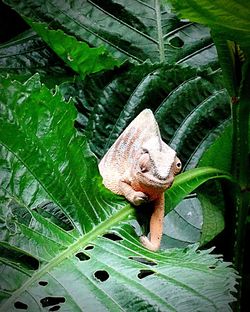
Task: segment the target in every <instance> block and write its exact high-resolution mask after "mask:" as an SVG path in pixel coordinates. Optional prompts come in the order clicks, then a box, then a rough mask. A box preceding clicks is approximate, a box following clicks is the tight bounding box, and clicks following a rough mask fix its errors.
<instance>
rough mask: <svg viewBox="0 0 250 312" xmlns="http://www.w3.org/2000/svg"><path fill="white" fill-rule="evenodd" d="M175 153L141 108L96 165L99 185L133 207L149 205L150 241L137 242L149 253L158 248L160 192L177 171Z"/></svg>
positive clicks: (162, 208) (161, 216) (161, 218)
mask: <svg viewBox="0 0 250 312" xmlns="http://www.w3.org/2000/svg"><path fill="white" fill-rule="evenodd" d="M181 166H182V165H181V161H180V160H179V158H178V157H177V155H176V152H175V151H174V150H173V149H172V148H171V147H170V146H169V145H167V144H166V143H165V142H164V141H163V140H162V138H161V134H160V130H159V126H158V124H157V121H156V119H155V117H154V114H153V112H152V111H151V110H150V109H144V110H143V111H142V112H141V113H140V114H139V115H138V116H137V117H136V118H135V119H134V120H133V121H132V122H131V123H130V124H129V125H128V126H127V128H126V129H125V130H124V131H123V132H122V133H121V135H120V136H119V137H118V139H117V140H116V141H115V142H114V144H113V145H112V146H111V147H110V149H109V150H108V151H107V153H106V154H105V155H104V157H103V158H102V159H101V161H100V163H99V171H100V174H101V176H102V178H103V184H104V185H105V187H107V188H108V189H109V190H111V191H112V192H114V193H116V194H118V195H123V196H124V197H125V198H126V199H127V200H128V201H129V202H130V203H132V204H133V205H135V206H139V205H142V204H144V203H148V202H150V203H152V205H153V212H152V215H151V218H150V224H149V230H150V239H149V238H148V237H147V236H145V235H142V236H141V237H140V241H141V243H142V245H143V246H144V247H146V248H147V249H149V250H151V251H156V250H158V249H159V248H160V243H161V238H162V233H163V221H164V211H165V198H164V191H165V190H166V189H168V188H169V187H171V185H172V183H173V181H174V176H175V175H176V174H177V173H179V172H180V171H181Z"/></svg>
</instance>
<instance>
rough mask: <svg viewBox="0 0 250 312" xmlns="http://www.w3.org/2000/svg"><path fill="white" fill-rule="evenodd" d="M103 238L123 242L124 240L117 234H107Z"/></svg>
mask: <svg viewBox="0 0 250 312" xmlns="http://www.w3.org/2000/svg"><path fill="white" fill-rule="evenodd" d="M103 237H105V238H108V239H110V240H112V241H121V240H122V238H121V237H120V236H119V235H117V234H115V233H106V234H104V235H103Z"/></svg>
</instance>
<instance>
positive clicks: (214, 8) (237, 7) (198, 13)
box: [169, 0, 250, 47]
mask: <svg viewBox="0 0 250 312" xmlns="http://www.w3.org/2000/svg"><path fill="white" fill-rule="evenodd" d="M169 2H170V3H171V4H172V5H173V7H174V8H175V10H176V11H177V12H178V13H179V14H181V16H182V17H184V18H188V19H190V20H192V21H193V22H198V23H202V24H205V25H207V26H209V27H211V29H212V30H213V31H216V32H219V33H220V36H221V37H224V39H227V40H232V41H236V42H238V43H240V44H241V46H243V47H244V46H245V47H249V42H250V22H249V14H250V3H249V2H247V1H240V0H238V1H237V0H236V1H235V0H229V1H226V0H220V1H217V2H213V3H211V1H209V0H202V1H197V0H193V1H187V0H184V1H177V0H170V1H169Z"/></svg>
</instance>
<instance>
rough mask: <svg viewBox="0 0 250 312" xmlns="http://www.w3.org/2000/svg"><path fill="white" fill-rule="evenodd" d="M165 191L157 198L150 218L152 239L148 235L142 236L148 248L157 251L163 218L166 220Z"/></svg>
mask: <svg viewBox="0 0 250 312" xmlns="http://www.w3.org/2000/svg"><path fill="white" fill-rule="evenodd" d="M164 203H165V199H164V193H162V194H161V196H160V197H159V198H158V199H156V200H155V201H154V202H153V204H154V211H153V213H152V216H151V219H150V240H149V239H148V238H147V237H146V236H141V237H140V241H141V243H142V244H143V246H145V247H146V248H147V249H149V250H152V251H156V250H158V249H159V248H160V244H161V238H162V232H163V220H164V209H165V208H164Z"/></svg>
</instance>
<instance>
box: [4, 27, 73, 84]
mask: <svg viewBox="0 0 250 312" xmlns="http://www.w3.org/2000/svg"><path fill="white" fill-rule="evenodd" d="M0 70H1V73H2V74H4V73H6V74H10V75H11V76H12V77H13V79H14V78H15V79H17V80H19V81H22V82H24V81H26V80H27V79H28V78H29V77H30V76H31V75H33V74H34V73H36V72H39V74H40V75H41V79H42V81H44V83H46V85H48V86H51V87H53V86H54V85H55V83H57V84H59V83H60V82H62V81H65V80H70V79H71V80H72V72H71V71H70V70H69V68H67V67H66V66H65V65H64V64H63V62H62V61H61V60H60V59H59V58H58V57H57V56H56V54H55V53H54V52H53V51H52V50H51V49H50V48H49V47H48V46H47V45H46V43H45V42H44V41H43V40H42V39H41V38H40V37H38V35H37V34H36V33H35V32H34V31H32V30H27V31H25V32H24V33H22V34H20V35H19V36H18V37H16V38H13V39H12V40H11V41H10V42H8V43H4V44H1V45H0Z"/></svg>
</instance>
